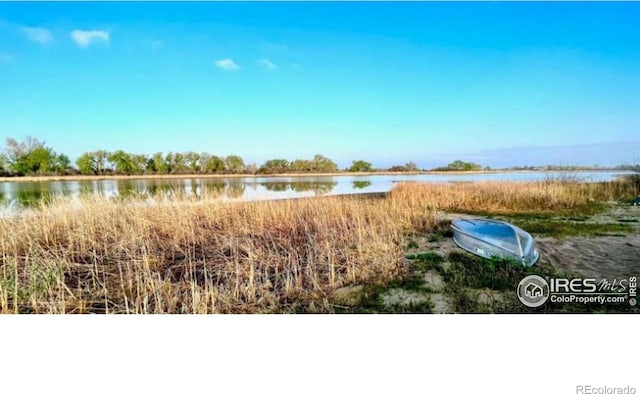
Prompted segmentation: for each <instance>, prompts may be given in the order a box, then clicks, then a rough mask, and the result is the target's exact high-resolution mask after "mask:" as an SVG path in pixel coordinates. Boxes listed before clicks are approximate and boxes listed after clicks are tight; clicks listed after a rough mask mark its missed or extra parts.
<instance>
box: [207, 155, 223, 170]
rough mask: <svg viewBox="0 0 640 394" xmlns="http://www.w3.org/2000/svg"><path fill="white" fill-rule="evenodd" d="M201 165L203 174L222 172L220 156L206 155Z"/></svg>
mask: <svg viewBox="0 0 640 394" xmlns="http://www.w3.org/2000/svg"><path fill="white" fill-rule="evenodd" d="M204 160H205V161H203V163H202V171H203V172H204V173H205V174H214V173H220V172H224V170H225V165H224V160H222V158H220V156H216V155H207V156H206V157H205V159H204Z"/></svg>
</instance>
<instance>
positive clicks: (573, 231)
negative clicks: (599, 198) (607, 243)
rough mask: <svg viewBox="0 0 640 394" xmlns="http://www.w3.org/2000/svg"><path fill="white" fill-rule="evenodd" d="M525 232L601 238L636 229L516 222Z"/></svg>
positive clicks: (597, 224)
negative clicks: (600, 236) (601, 236)
mask: <svg viewBox="0 0 640 394" xmlns="http://www.w3.org/2000/svg"><path fill="white" fill-rule="evenodd" d="M512 223H513V224H515V225H516V226H519V227H521V228H522V229H523V230H525V231H528V232H530V233H532V234H536V235H544V236H549V237H556V238H560V237H568V236H599V235H619V234H627V233H632V232H633V231H634V227H633V226H631V225H629V224H623V223H571V222H566V221H557V220H553V221H552V220H549V221H532V220H514V221H513V222H512Z"/></svg>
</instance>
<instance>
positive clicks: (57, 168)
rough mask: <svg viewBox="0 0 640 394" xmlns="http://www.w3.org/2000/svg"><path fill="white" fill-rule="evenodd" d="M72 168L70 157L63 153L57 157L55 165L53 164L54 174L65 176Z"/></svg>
mask: <svg viewBox="0 0 640 394" xmlns="http://www.w3.org/2000/svg"><path fill="white" fill-rule="evenodd" d="M70 167H71V160H70V159H69V156H67V155H65V154H62V153H61V154H59V155H56V157H55V159H54V164H53V170H54V172H56V173H57V174H60V175H65V174H66V173H67V171H68V170H69V168H70Z"/></svg>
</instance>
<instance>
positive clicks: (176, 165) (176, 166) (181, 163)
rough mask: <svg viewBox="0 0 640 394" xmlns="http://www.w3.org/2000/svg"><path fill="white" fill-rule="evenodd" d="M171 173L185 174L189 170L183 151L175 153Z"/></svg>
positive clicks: (171, 162)
mask: <svg viewBox="0 0 640 394" xmlns="http://www.w3.org/2000/svg"><path fill="white" fill-rule="evenodd" d="M170 166H171V173H173V174H184V173H185V172H187V161H186V159H185V157H184V154H182V153H179V152H177V153H174V154H173V155H172V160H171V161H170Z"/></svg>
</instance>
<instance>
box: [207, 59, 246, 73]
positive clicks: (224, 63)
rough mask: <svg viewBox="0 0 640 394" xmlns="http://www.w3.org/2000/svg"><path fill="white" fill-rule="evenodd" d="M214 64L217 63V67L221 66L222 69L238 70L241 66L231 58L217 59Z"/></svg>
mask: <svg viewBox="0 0 640 394" xmlns="http://www.w3.org/2000/svg"><path fill="white" fill-rule="evenodd" d="M213 64H215V65H216V67H218V68H221V69H223V70H225V71H236V70H237V69H239V68H240V67H238V65H237V64H236V63H235V62H234V61H233V60H231V59H222V60H216V61H215V62H213Z"/></svg>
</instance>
